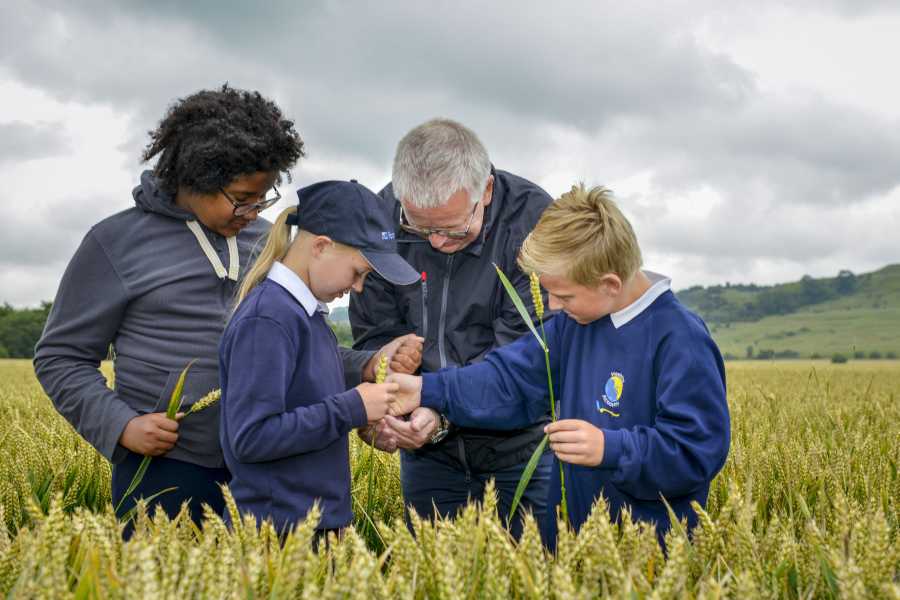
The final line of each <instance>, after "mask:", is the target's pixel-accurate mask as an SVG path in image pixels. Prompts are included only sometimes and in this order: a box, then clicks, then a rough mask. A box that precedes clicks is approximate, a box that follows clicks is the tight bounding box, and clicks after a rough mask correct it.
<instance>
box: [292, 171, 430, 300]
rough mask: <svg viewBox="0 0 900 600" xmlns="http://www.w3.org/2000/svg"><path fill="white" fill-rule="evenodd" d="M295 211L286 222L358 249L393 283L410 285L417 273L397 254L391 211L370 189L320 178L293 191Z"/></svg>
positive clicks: (376, 270) (352, 180) (354, 182)
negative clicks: (295, 197) (295, 192)
mask: <svg viewBox="0 0 900 600" xmlns="http://www.w3.org/2000/svg"><path fill="white" fill-rule="evenodd" d="M297 198H298V199H299V204H298V205H297V212H296V213H295V214H292V215H288V218H287V224H288V225H296V226H297V227H299V228H300V229H303V230H305V231H308V232H310V233H314V234H316V235H327V236H328V237H330V238H331V239H333V240H334V241H336V242H340V243H342V244H346V245H347V246H351V247H353V248H356V249H357V250H359V251H360V252H361V253H362V255H363V257H365V259H366V261H368V263H369V264H370V265H371V266H372V269H373V270H374V271H375V272H376V273H378V274H379V275H381V276H382V277H384V278H385V279H387V280H388V281H390V282H391V283H393V284H394V285H410V284H413V283H416V282H417V281H419V274H418V273H417V272H416V270H415V269H413V268H412V267H411V266H409V263H408V262H406V261H405V260H403V259H402V258H401V257H400V255H399V254H397V240H396V235H395V233H394V223H393V219H392V218H391V213H390V212H389V211H387V210H385V207H384V200H382V199H381V198H379V197H378V196H377V195H376V194H375V193H374V192H373V191H372V190H370V189H369V188H367V187H366V186H364V185H360V184H359V183H357V181H356V180H355V179H351V180H350V181H320V182H319V183H314V184H312V185H310V186H307V187H305V188H302V189H299V190H297Z"/></svg>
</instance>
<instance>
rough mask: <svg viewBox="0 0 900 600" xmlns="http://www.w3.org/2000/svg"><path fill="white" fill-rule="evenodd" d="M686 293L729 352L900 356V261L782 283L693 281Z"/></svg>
mask: <svg viewBox="0 0 900 600" xmlns="http://www.w3.org/2000/svg"><path fill="white" fill-rule="evenodd" d="M677 294H678V297H679V298H680V299H681V301H682V302H684V303H685V304H686V305H687V306H688V307H690V308H691V309H692V310H694V311H696V312H697V313H698V314H700V315H701V316H702V317H703V318H704V319H705V320H706V322H707V324H708V325H709V327H710V330H711V331H712V332H713V337H714V338H715V339H716V342H717V343H718V344H719V347H720V348H721V350H722V353H723V354H726V355H727V356H728V357H729V358H746V357H748V354H752V356H753V357H760V356H762V357H784V358H792V357H813V358H815V357H817V356H821V357H830V356H831V355H832V354H835V353H840V354H844V355H845V356H847V357H849V358H854V357H857V358H862V357H865V358H869V357H873V358H875V357H896V356H900V264H898V265H889V266H887V267H884V268H883V269H880V270H878V271H875V272H872V273H865V274H861V275H854V274H853V273H850V272H849V271H841V273H840V274H839V275H838V276H837V277H832V278H812V277H804V278H803V279H802V280H800V281H796V282H792V283H785V284H779V285H774V286H757V285H752V284H751V285H730V284H727V285H724V286H710V287H706V288H703V287H699V286H697V287H693V288H690V289H687V290H683V291H681V292H678V293H677Z"/></svg>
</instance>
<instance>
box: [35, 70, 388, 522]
mask: <svg viewBox="0 0 900 600" xmlns="http://www.w3.org/2000/svg"><path fill="white" fill-rule="evenodd" d="M150 136H151V140H150V143H149V144H148V146H147V148H146V151H145V152H144V156H143V158H144V160H147V161H149V160H150V159H152V158H154V157H157V163H156V165H155V168H154V170H153V171H152V172H151V171H146V172H144V173H143V175H142V176H141V182H140V185H138V186H137V187H136V188H135V189H134V191H133V196H134V203H135V206H133V207H132V208H129V209H126V210H123V211H122V212H119V213H117V214H115V215H112V216H111V217H108V218H106V219H104V220H103V221H101V222H99V223H98V224H96V225H95V226H94V227H92V228H91V230H90V231H89V232H88V234H87V235H86V236H85V238H84V240H83V241H82V243H81V246H80V247H79V248H78V250H77V251H76V252H75V255H74V256H73V257H72V260H71V261H70V262H69V265H68V267H67V268H66V271H65V274H64V275H63V278H62V281H61V282H60V286H59V290H58V292H57V295H56V299H55V301H54V304H53V308H52V310H51V312H50V316H49V318H48V320H47V324H46V327H45V329H44V333H43V335H42V337H41V339H40V341H39V342H38V344H37V346H36V348H35V357H34V366H35V371H36V373H37V376H38V379H39V380H40V382H41V384H42V386H43V387H44V390H45V391H46V392H47V395H48V396H50V398H51V399H52V401H53V403H54V405H55V406H56V408H57V410H58V411H59V412H60V413H61V414H62V415H63V416H64V417H65V418H66V419H67V420H68V421H69V422H70V423H71V424H72V426H73V427H74V428H75V429H76V431H78V433H79V434H81V435H82V436H83V437H84V438H85V439H86V440H87V441H88V442H90V443H91V444H92V445H93V446H94V447H95V448H97V450H98V451H99V452H100V453H101V454H103V455H104V456H105V457H106V458H108V459H109V460H110V461H111V462H112V463H113V476H112V496H113V505H118V504H119V502H120V500H121V499H122V496H123V494H124V492H125V490H126V489H127V487H128V484H129V483H130V482H131V479H132V477H133V475H134V473H135V471H136V469H137V467H138V465H139V463H140V461H141V459H142V456H144V455H149V456H156V457H157V458H156V459H155V460H153V461H152V462H151V463H150V468H149V469H148V471H147V473H146V475H145V476H144V479H143V481H142V483H141V485H140V486H139V487H138V488H137V489H136V490H135V491H134V492H133V494H132V495H131V496H130V497H129V498H127V499H126V501H125V502H123V503H122V506H121V508H120V511H121V512H123V513H124V512H126V511H128V510H129V509H130V508H131V507H132V506H133V505H134V501H135V499H136V498H139V497H142V496H143V497H145V498H146V497H149V496H151V495H153V494H155V493H157V492H159V491H160V490H162V489H165V488H168V487H172V486H176V487H177V489H176V490H175V491H173V492H168V493H165V494H162V495H161V496H159V497H157V498H156V499H155V500H154V501H153V503H152V504H159V505H161V506H162V507H163V509H164V510H165V511H166V512H167V513H168V514H169V515H170V516H171V515H174V514H176V513H177V512H178V510H179V509H180V506H181V504H182V502H184V501H189V502H190V508H191V512H192V516H193V517H194V519H195V520H197V519H199V517H200V515H201V511H200V506H201V503H203V502H205V503H208V504H210V506H212V508H213V509H215V510H217V511H219V512H221V510H222V508H223V500H222V495H221V492H220V489H219V484H220V483H223V482H227V481H228V479H229V473H228V471H227V469H226V468H225V464H224V460H223V457H222V449H221V447H220V445H219V440H218V431H219V414H218V408H217V407H212V408H210V409H208V410H206V411H204V412H203V413H199V414H197V415H195V416H193V417H191V418H189V419H185V420H184V421H183V422H178V421H175V420H171V419H167V418H166V416H165V412H164V411H165V410H166V404H167V400H168V398H169V396H170V394H171V392H172V389H173V387H174V386H175V383H176V381H177V379H178V375H179V374H180V372H181V370H182V369H183V368H184V367H185V365H187V364H188V362H189V361H191V360H192V359H196V362H195V363H194V365H193V367H192V368H191V369H190V371H189V373H188V376H187V380H186V382H185V386H184V396H183V397H184V407H185V409H186V408H188V407H190V405H191V404H192V403H193V402H196V401H197V400H198V399H200V398H201V397H203V396H204V395H205V394H206V393H208V392H209V391H211V390H213V389H214V388H217V387H218V385H219V374H218V364H217V353H218V344H219V339H220V337H221V335H222V331H223V329H224V326H225V321H226V318H227V315H228V314H229V313H230V311H231V308H232V304H233V301H234V297H235V293H236V290H237V286H238V284H239V278H240V277H241V276H242V275H243V273H244V271H245V270H246V269H247V267H248V265H249V264H250V263H251V261H252V256H251V254H252V253H253V251H254V248H255V246H256V244H257V242H258V240H259V239H260V237H261V236H263V235H264V234H265V233H266V232H267V231H268V229H269V223H268V222H266V221H264V220H257V216H258V214H259V212H260V211H262V210H263V209H265V208H267V207H269V206H271V205H272V204H274V203H275V202H276V201H277V200H278V198H279V197H280V196H279V193H278V190H277V188H276V184H278V183H279V182H280V181H281V178H282V176H283V175H284V174H285V173H287V172H288V171H289V169H290V168H291V167H292V166H293V165H294V164H295V163H296V161H297V160H298V159H299V158H300V157H301V156H303V142H302V140H301V139H300V136H299V135H298V133H297V132H296V131H295V129H294V125H293V123H292V122H291V121H290V120H287V119H286V118H284V117H283V115H282V113H281V110H280V109H279V108H278V106H276V105H275V104H274V103H273V102H272V101H270V100H267V99H266V98H263V97H262V96H261V95H260V94H259V93H258V92H248V91H242V90H236V89H233V88H230V87H228V86H227V85H226V86H223V87H222V88H221V89H218V90H211V91H210V90H205V91H201V92H198V93H195V94H193V95H191V96H188V97H186V98H183V99H180V100H179V101H177V102H176V103H175V104H174V105H173V106H172V107H171V108H170V109H169V112H168V113H167V114H166V116H165V117H164V118H163V119H162V121H161V122H160V123H159V126H158V127H157V129H156V130H154V131H152V132H151V134H150ZM110 344H112V347H113V348H114V351H115V359H114V370H115V387H114V389H109V388H108V387H107V386H106V382H105V380H104V377H103V375H102V374H101V373H100V371H99V370H98V366H99V364H100V361H101V360H103V359H104V358H105V357H106V356H107V353H108V351H109V348H110ZM344 354H345V356H344V364H345V366H347V367H348V368H347V371H348V380H352V377H353V376H354V374H355V378H356V381H357V382H358V381H359V378H360V374H361V371H362V370H363V369H364V368H368V369H369V370H371V364H370V363H372V361H371V360H370V358H371V356H372V355H373V354H374V353H372V352H368V353H354V354H349V353H347V352H345V353H344ZM163 455H164V456H163Z"/></svg>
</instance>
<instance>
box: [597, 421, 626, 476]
mask: <svg viewBox="0 0 900 600" xmlns="http://www.w3.org/2000/svg"><path fill="white" fill-rule="evenodd" d="M601 431H602V432H603V459H602V460H601V461H600V464H599V465H597V468H598V469H615V468H616V467H618V466H619V458H620V457H621V456H622V435H623V432H622V430H621V429H601Z"/></svg>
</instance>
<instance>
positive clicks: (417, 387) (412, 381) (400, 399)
mask: <svg viewBox="0 0 900 600" xmlns="http://www.w3.org/2000/svg"><path fill="white" fill-rule="evenodd" d="M387 381H388V382H389V383H395V384H397V393H396V395H395V397H394V402H393V403H391V406H390V409H389V410H388V413H389V414H390V415H391V416H394V417H399V416H401V415H407V414H409V413H411V412H412V411H414V410H415V409H417V408H419V404H420V403H421V402H422V378H421V377H416V376H414V375H404V374H402V373H391V374H390V375H388V377H387Z"/></svg>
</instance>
